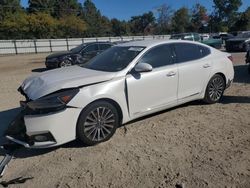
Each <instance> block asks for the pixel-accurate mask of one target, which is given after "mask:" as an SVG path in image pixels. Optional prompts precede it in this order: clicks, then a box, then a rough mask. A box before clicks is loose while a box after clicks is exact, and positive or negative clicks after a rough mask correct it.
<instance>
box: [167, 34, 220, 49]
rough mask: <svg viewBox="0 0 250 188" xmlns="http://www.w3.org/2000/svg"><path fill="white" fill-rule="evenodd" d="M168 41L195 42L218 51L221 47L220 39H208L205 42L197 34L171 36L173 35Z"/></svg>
mask: <svg viewBox="0 0 250 188" xmlns="http://www.w3.org/2000/svg"><path fill="white" fill-rule="evenodd" d="M170 39H176V40H190V41H197V42H201V43H203V44H207V45H209V46H211V47H214V48H217V49H220V48H221V47H222V40H221V39H213V38H209V39H207V40H205V39H203V38H202V37H201V36H200V35H199V34H198V33H180V34H173V35H171V37H170Z"/></svg>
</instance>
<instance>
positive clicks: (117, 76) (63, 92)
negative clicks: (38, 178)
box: [6, 40, 234, 148]
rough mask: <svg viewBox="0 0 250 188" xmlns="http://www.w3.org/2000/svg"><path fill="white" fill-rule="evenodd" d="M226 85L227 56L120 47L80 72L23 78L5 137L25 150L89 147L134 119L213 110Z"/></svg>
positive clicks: (191, 47) (199, 48) (178, 45)
mask: <svg viewBox="0 0 250 188" xmlns="http://www.w3.org/2000/svg"><path fill="white" fill-rule="evenodd" d="M233 78H234V70H233V65H232V57H231V55H230V54H228V53H224V52H220V51H218V50H216V49H214V48H211V47H209V46H206V45H203V44H201V43H196V42H190V41H175V40H169V41H160V40H145V41H134V42H129V43H124V44H119V45H116V46H114V47H112V48H110V49H108V50H107V51H105V52H103V53H102V54H100V55H98V56H97V57H95V58H94V59H92V60H91V61H89V62H88V63H87V64H85V65H83V66H81V67H80V66H72V67H67V68H62V69H57V70H51V71H48V72H44V73H40V74H37V75H35V76H31V77H29V78H27V79H26V80H25V81H24V82H23V84H22V85H21V87H20V88H19V91H20V92H21V93H22V94H23V95H24V96H25V97H26V101H23V102H21V106H22V107H23V111H22V112H21V113H20V114H19V115H18V117H17V118H16V119H15V120H14V121H13V122H12V123H11V125H10V126H9V128H8V130H7V131H6V137H7V138H8V139H9V140H11V141H13V142H16V143H18V144H21V145H24V146H25V147H29V148H46V147H53V146H58V145H61V144H64V143H67V142H69V141H72V140H75V139H79V140H80V141H82V142H83V143H85V144H86V145H95V144H98V143H100V142H104V141H107V140H109V139H110V138H111V137H112V135H113V134H114V133H115V131H116V129H117V128H118V127H119V126H120V125H121V124H124V123H126V122H129V121H131V120H133V119H136V118H139V117H142V116H145V115H148V114H151V113H154V112H158V111H161V110H164V109H167V108H171V107H174V106H177V105H180V104H183V103H186V102H189V101H193V100H200V99H203V100H204V101H205V102H206V103H216V102H218V101H219V100H220V99H221V97H222V95H223V92H224V90H225V89H226V88H227V87H229V85H230V84H231V82H232V81H233Z"/></svg>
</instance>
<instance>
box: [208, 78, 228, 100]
mask: <svg viewBox="0 0 250 188" xmlns="http://www.w3.org/2000/svg"><path fill="white" fill-rule="evenodd" d="M225 87H226V83H225V80H224V78H223V77H222V76H221V75H219V74H215V75H214V76H213V77H212V78H211V79H210V80H209V82H208V84H207V88H206V92H205V97H204V99H203V100H204V101H205V102H206V103H208V104H214V103H217V102H218V101H219V100H220V99H221V97H222V96H223V93H224V90H225Z"/></svg>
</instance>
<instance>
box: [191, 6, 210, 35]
mask: <svg viewBox="0 0 250 188" xmlns="http://www.w3.org/2000/svg"><path fill="white" fill-rule="evenodd" d="M208 22H209V16H208V14H207V9H206V8H205V7H204V6H202V5H201V4H199V3H197V4H195V5H194V7H193V9H192V18H191V23H192V28H193V31H195V32H204V31H205V30H206V26H207V25H208Z"/></svg>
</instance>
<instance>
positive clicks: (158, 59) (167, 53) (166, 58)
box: [139, 45, 174, 68]
mask: <svg viewBox="0 0 250 188" xmlns="http://www.w3.org/2000/svg"><path fill="white" fill-rule="evenodd" d="M139 63H148V64H150V65H151V66H152V67H153V68H157V67H162V66H166V65H171V64H173V63H174V62H173V58H172V49H171V47H170V45H160V46H157V47H154V48H152V49H150V50H149V51H148V52H146V54H145V55H144V56H143V57H142V58H141V59H140V60H139Z"/></svg>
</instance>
